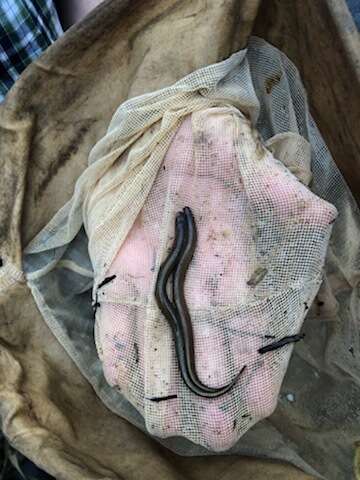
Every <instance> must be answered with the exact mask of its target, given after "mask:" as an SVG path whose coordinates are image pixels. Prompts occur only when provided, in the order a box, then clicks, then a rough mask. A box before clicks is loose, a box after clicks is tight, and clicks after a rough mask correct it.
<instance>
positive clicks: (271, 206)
mask: <svg viewBox="0 0 360 480" xmlns="http://www.w3.org/2000/svg"><path fill="white" fill-rule="evenodd" d="M252 42H253V45H255V46H253V52H254V51H256V42H259V45H260V46H261V45H262V43H261V41H259V40H256V39H253V40H252ZM259 48H260V47H259ZM253 55H254V53H253ZM289 68H290V67H289ZM269 69H270V67H269ZM294 72H295V70H294ZM277 75H278V74H277ZM294 75H295V76H294V79H295V78H296V74H295V73H294ZM283 77H284V78H283V79H282V76H281V75H280V77H279V76H273V79H272V83H271V84H270V83H269V84H268V85H267V88H270V87H271V89H273V88H278V89H279V95H278V97H277V102H278V103H277V105H276V108H275V107H274V105H272V106H271V108H272V109H273V111H274V112H275V113H274V115H275V116H276V115H277V116H278V118H275V117H274V122H275V123H276V122H277V124H278V125H280V126H281V124H282V122H283V123H284V125H288V127H287V128H284V129H281V128H279V130H280V131H281V133H278V134H277V135H275V136H273V137H272V138H270V137H271V135H268V138H269V140H267V142H265V141H263V140H262V139H261V137H260V135H259V133H258V131H257V130H256V128H255V126H254V125H255V124H256V122H257V120H258V115H259V102H258V98H257V96H256V94H255V91H254V87H253V79H252V77H251V73H250V69H249V64H248V59H247V57H246V51H242V52H239V53H237V54H234V55H232V56H231V57H230V58H229V59H228V60H225V61H224V62H221V63H219V64H216V65H212V66H209V67H206V68H204V69H201V70H198V71H197V72H194V73H192V74H191V75H189V76H187V77H185V78H184V79H182V80H180V81H179V82H177V83H176V84H175V85H173V86H171V87H168V88H165V89H163V90H161V91H159V92H154V93H151V94H147V95H143V96H141V97H138V98H135V99H132V100H129V101H128V102H126V103H125V104H123V105H122V106H120V108H119V109H118V110H117V112H116V113H115V115H114V117H113V119H112V121H111V124H110V126H109V129H108V132H107V134H106V136H105V137H104V138H103V139H102V140H100V142H98V144H97V145H95V147H94V148H93V150H92V152H91V154H90V159H89V167H88V169H87V170H86V171H85V172H84V174H83V175H82V176H81V177H80V178H79V180H78V182H77V185H76V189H75V194H74V197H73V199H72V200H71V201H70V202H69V203H68V204H67V205H66V206H65V207H64V208H63V209H62V210H61V211H60V212H59V214H58V215H57V216H56V217H55V218H54V219H53V220H52V222H50V224H49V225H48V226H47V227H46V229H45V233H44V232H43V233H42V236H39V237H38V238H37V239H35V240H34V242H33V243H32V244H31V245H30V246H29V248H28V253H36V252H41V251H44V250H46V249H51V248H55V247H59V246H61V245H65V244H66V243H67V242H69V241H71V240H72V239H73V238H74V236H75V235H76V234H77V232H78V231H79V228H80V226H81V224H82V223H84V226H85V229H86V233H87V235H88V238H89V254H90V258H91V261H92V265H93V268H94V275H95V280H94V288H93V300H94V302H96V303H97V304H98V307H97V310H96V325H95V337H96V343H97V348H98V353H99V356H100V359H101V361H102V363H103V369H104V373H105V376H106V379H107V381H108V382H109V383H110V384H111V385H112V386H114V388H118V389H119V390H120V392H121V393H122V394H123V395H124V396H125V397H126V398H127V399H128V400H129V401H130V402H131V403H132V405H133V406H135V408H136V409H137V410H138V411H139V412H140V413H141V414H142V415H143V417H144V419H145V424H146V428H147V429H148V431H149V432H150V433H151V434H153V435H156V436H159V437H170V436H184V437H186V438H187V439H189V440H191V441H193V442H194V443H197V444H200V445H203V446H205V447H206V448H208V449H210V450H214V451H222V450H226V449H228V448H230V447H231V446H232V445H234V444H235V443H236V441H237V440H238V439H239V438H240V436H241V435H243V434H244V433H245V432H246V431H247V430H248V429H249V428H250V427H251V426H252V425H253V424H254V423H256V422H257V421H259V420H260V419H261V418H264V417H266V416H268V415H270V414H271V413H272V411H273V410H274V408H275V405H276V401H277V396H278V392H279V389H280V386H281V382H282V379H283V377H284V374H285V371H286V368H287V364H288V361H289V358H290V355H291V351H292V344H288V345H285V346H283V347H282V348H279V349H276V350H274V351H270V352H266V353H260V352H259V349H260V348H262V347H264V346H266V345H268V344H270V343H273V342H276V341H278V340H280V339H282V338H283V337H287V336H291V335H295V334H298V333H299V332H300V329H301V325H302V322H303V319H304V317H305V315H306V312H307V309H308V307H309V305H310V304H311V302H312V300H313V298H314V297H315V295H316V293H317V291H318V288H319V286H320V283H321V281H322V267H323V263H324V259H325V254H326V249H327V244H328V241H329V236H330V233H331V228H332V223H333V221H334V219H335V217H336V209H335V207H333V206H332V205H330V204H329V203H327V202H326V201H324V200H322V199H320V198H319V197H317V196H316V195H315V194H313V193H312V192H311V191H310V190H309V189H308V188H307V186H306V184H307V183H308V182H309V181H310V178H311V172H310V144H309V143H308V142H307V141H306V140H305V139H304V138H303V137H302V136H300V135H299V134H297V133H296V132H297V127H296V125H297V121H298V118H297V116H296V112H295V111H294V110H293V108H292V106H291V109H289V110H286V112H285V111H284V113H282V108H281V107H282V104H281V101H282V95H281V91H282V89H284V88H285V86H286V88H288V85H287V80H286V78H285V75H284V76H283ZM270 78H271V75H270ZM294 81H295V80H294ZM282 82H284V85H282ZM284 91H285V90H284ZM286 91H287V90H286ZM271 98H272V101H274V97H273V96H272V97H271ZM304 107H305V104H303V105H301V106H299V110H301V109H302V108H304ZM282 115H283V116H284V117H286V118H284V117H282ZM262 127H263V129H264V131H265V130H266V127H265V126H262ZM325 154H326V155H327V152H325ZM273 155H274V156H273ZM275 157H276V158H275ZM185 206H188V207H190V208H191V210H192V212H193V215H194V218H195V222H196V226H197V232H198V240H197V245H196V249H195V253H194V257H193V259H192V261H191V263H190V266H189V269H188V271H187V274H186V279H185V297H186V301H187V304H188V307H189V311H190V315H191V321H192V328H193V334H194V349H195V363H196V370H197V373H198V376H199V378H200V380H201V381H202V382H203V383H204V384H206V385H208V386H211V387H220V386H223V385H226V384H228V383H229V382H230V381H231V380H232V379H234V377H236V375H237V374H238V373H239V372H240V370H241V369H242V368H243V367H244V366H246V369H245V370H244V371H243V373H242V374H241V375H240V377H239V379H238V380H237V382H236V384H235V385H234V387H233V388H232V389H231V390H230V391H229V392H228V393H226V394H225V395H223V396H220V397H219V398H213V399H208V398H202V397H200V396H197V395H195V394H194V393H192V392H191V391H190V390H189V389H188V388H187V386H186V385H185V383H184V381H183V380H182V378H181V375H180V371H179V366H178V362H177V359H176V355H175V347H174V338H173V334H172V331H171V329H170V327H169V324H168V322H167V320H166V319H165V318H164V316H163V314H162V313H161V312H160V310H159V307H158V305H157V303H156V300H155V295H154V292H155V284H156V280H157V275H158V272H159V267H160V265H161V264H162V262H163V261H164V260H165V258H166V257H167V255H168V253H169V249H170V248H171V246H172V244H173V241H174V223H175V216H176V214H177V212H179V211H180V210H182V209H183V208H184V207H185ZM44 235H46V241H44ZM44 245H45V246H44ZM113 276H115V277H114V278H113V279H112V280H111V281H109V282H108V283H106V284H103V282H104V279H108V278H109V277H113ZM164 397H170V398H167V399H164Z"/></svg>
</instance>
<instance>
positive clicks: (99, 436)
mask: <svg viewBox="0 0 360 480" xmlns="http://www.w3.org/2000/svg"><path fill="white" fill-rule="evenodd" d="M340 3H342V2H336V6H337V7H338V6H339V5H340ZM259 5H260V2H258V1H255V0H246V1H237V0H233V1H232V0H231V1H229V2H217V1H215V0H214V1H213V0H210V1H208V2H206V5H205V2H203V1H202V0H201V1H200V0H193V1H192V2H187V1H185V0H181V1H177V0H176V1H175V0H157V1H154V2H146V4H145V3H144V2H140V1H136V0H135V1H133V2H126V1H122V0H115V1H114V0H108V1H107V2H104V4H103V5H102V6H101V8H99V9H97V10H96V11H94V12H93V13H92V14H91V15H90V16H89V18H87V19H86V20H85V21H84V22H83V23H82V24H80V25H77V26H76V27H75V28H73V29H71V30H70V31H68V32H67V33H66V34H65V35H64V36H63V37H62V38H61V39H59V40H58V41H57V42H56V43H55V45H53V46H52V47H51V48H50V49H49V50H48V51H47V52H46V53H45V54H44V55H43V56H42V57H41V58H40V59H37V60H35V62H33V63H32V64H31V66H30V67H29V68H28V69H27V70H26V71H25V72H24V73H23V75H22V76H21V78H20V79H19V81H18V82H17V83H16V84H15V86H14V88H13V89H12V90H11V91H10V92H9V94H8V96H7V100H6V101H5V103H4V104H3V105H2V106H1V107H0V126H1V141H0V161H1V165H2V176H1V177H0V184H1V189H2V191H4V192H6V195H4V196H2V197H1V208H0V216H1V229H0V238H1V244H0V246H1V248H0V253H1V255H0V256H1V258H2V261H3V266H2V267H1V268H0V283H1V295H0V301H1V309H0V320H1V322H0V339H1V354H0V371H1V375H0V412H1V418H2V427H3V430H4V432H5V434H6V436H7V437H8V438H9V439H10V440H11V443H12V444H13V445H14V446H15V447H16V448H17V449H18V450H20V451H21V452H23V453H25V454H26V455H27V456H28V457H29V458H31V459H32V460H34V461H35V462H36V463H37V464H38V465H41V466H42V467H43V468H44V469H45V470H46V471H48V472H49V473H51V474H52V475H53V476H55V478H64V479H71V480H72V479H89V478H92V479H99V480H100V479H104V478H111V479H113V478H114V479H115V478H125V479H129V480H130V479H135V478H139V476H141V478H143V479H152V478H153V476H154V472H156V475H157V477H158V478H164V479H194V480H197V479H202V478H204V477H206V478H209V479H211V480H214V479H217V480H218V479H226V480H230V479H231V480H232V479H236V480H238V479H240V478H241V479H242V478H244V479H247V478H256V479H261V478H264V477H265V476H266V478H274V479H275V478H276V479H277V480H278V479H281V478H286V479H287V480H288V479H296V480H299V479H305V478H306V479H308V478H313V475H311V476H309V475H307V474H305V473H302V472H301V471H299V470H298V469H297V468H295V467H294V466H293V465H294V463H296V464H297V465H301V466H302V468H305V469H308V470H307V471H310V470H309V468H310V467H311V468H312V469H313V470H314V469H315V470H316V471H317V472H321V474H322V475H323V477H325V478H351V475H352V465H353V457H354V454H355V444H356V445H357V442H358V440H359V438H358V432H357V428H356V425H357V424H358V413H357V410H356V409H357V404H358V402H357V398H358V390H357V383H356V378H357V371H358V358H359V357H358V355H359V354H358V344H357V338H358V337H357V335H358V323H357V320H356V318H357V309H358V303H357V286H358V273H357V272H358V260H357V258H358V257H357V252H358V250H357V248H358V247H357V244H356V243H355V242H356V241H357V240H356V239H357V238H358V237H359V235H358V231H359V227H358V213H357V210H356V207H354V202H353V200H352V197H351V195H350V194H349V193H348V192H347V191H346V188H345V189H342V188H339V186H341V185H344V183H343V179H342V177H341V176H340V175H339V173H338V171H337V169H336V168H334V167H333V164H332V162H330V160H328V161H324V165H323V166H321V165H317V167H316V169H315V170H314V169H313V168H312V174H313V183H311V184H310V186H311V189H312V191H313V192H314V193H315V194H317V195H319V196H323V197H324V198H325V199H326V200H327V201H329V202H330V203H334V204H336V207H337V209H338V211H339V216H338V220H337V221H336V222H335V224H334V227H333V232H332V236H331V243H333V244H332V245H330V250H329V252H331V256H329V255H328V257H327V260H326V271H327V275H326V278H325V282H324V283H323V285H322V287H321V288H320V291H319V295H318V297H317V298H316V299H315V302H314V303H313V305H312V307H311V309H310V311H309V313H308V315H307V317H306V319H305V322H304V325H303V331H304V332H306V337H305V338H304V340H303V341H302V342H299V343H298V344H296V346H295V348H294V352H293V355H292V358H291V360H290V364H289V370H288V372H287V375H286V376H285V379H284V383H283V386H282V390H281V392H280V397H279V402H278V406H277V408H276V410H275V412H274V413H273V414H272V415H271V417H270V418H269V419H267V420H263V421H261V422H259V423H257V424H256V425H255V426H254V427H253V428H251V429H250V430H249V431H248V432H247V433H246V434H245V435H244V436H243V437H242V439H241V441H240V442H239V443H240V444H239V445H237V446H236V450H237V452H236V454H233V450H230V451H227V452H226V455H224V454H223V455H211V456H209V455H208V453H209V452H208V451H207V450H206V449H204V448H200V447H198V448H196V447H195V446H194V444H191V443H189V442H184V441H181V439H179V438H168V439H166V440H161V441H158V440H157V439H154V438H153V437H150V436H149V435H145V434H144V433H143V432H142V431H141V429H143V428H144V425H143V423H142V421H141V417H139V416H137V415H136V411H135V410H131V408H128V407H129V405H127V406H126V408H127V410H128V413H129V412H131V411H132V413H133V416H132V419H131V421H132V423H133V424H136V425H138V427H139V428H136V427H135V426H133V425H132V424H131V423H129V422H128V421H126V420H124V419H123V418H122V417H121V416H119V415H118V414H115V413H113V411H114V408H113V406H114V405H115V404H116V402H117V407H119V398H120V397H119V396H117V397H116V398H115V399H111V396H109V395H105V394H104V395H103V399H102V400H100V395H102V393H100V392H106V388H107V383H106V381H105V379H104V378H102V377H101V372H102V368H101V365H100V364H99V363H97V361H98V357H97V354H96V351H95V349H94V350H93V351H92V350H89V351H87V350H86V349H82V345H83V344H84V343H86V340H84V337H86V336H87V337H88V338H89V332H90V331H92V330H93V318H92V317H91V324H89V325H88V324H85V325H84V323H83V319H82V318H81V316H80V317H78V316H77V315H75V316H74V317H73V318H72V319H71V323H69V324H68V325H67V330H68V335H64V336H65V337H67V338H65V342H63V344H64V345H65V344H66V341H67V340H68V338H69V337H71V339H72V340H73V341H75V342H77V345H76V346H77V347H78V348H75V349H74V351H75V352H74V351H72V352H70V354H71V356H72V358H76V352H78V351H79V352H81V353H82V358H78V359H77V364H78V365H80V363H79V361H78V360H81V361H82V362H83V364H82V366H81V368H82V373H80V370H79V368H78V366H76V364H75V363H74V362H73V360H72V359H71V357H70V356H69V354H68V353H67V352H66V351H65V350H64V348H63V347H62V345H61V344H60V343H59V341H58V339H57V338H60V337H61V334H62V333H63V331H64V330H63V331H61V330H60V329H56V328H54V326H53V327H52V330H51V329H50V328H49V327H48V326H47V324H46V323H45V321H44V319H43V316H42V315H41V313H40V311H39V309H38V307H37V306H36V304H35V301H34V298H33V296H32V294H31V292H30V290H29V287H28V286H27V284H26V282H25V278H24V275H23V273H22V270H23V269H22V266H21V246H23V245H27V244H28V243H29V241H30V240H32V239H33V238H34V237H35V235H36V234H37V233H38V232H39V231H40V230H41V229H42V228H43V227H44V226H45V225H46V224H47V223H48V222H49V220H50V219H51V218H52V216H53V215H54V214H55V213H56V212H57V211H58V210H59V209H60V208H61V207H62V206H63V205H64V204H65V203H66V202H67V201H68V200H69V199H70V198H71V197H72V195H73V188H74V184H75V182H76V180H77V179H78V178H79V176H80V175H81V173H82V172H83V171H84V170H85V168H86V166H87V161H88V154H89V152H90V150H91V148H92V147H93V146H94V145H95V143H96V142H97V141H98V140H100V139H101V138H102V137H103V136H104V135H105V133H106V130H107V128H108V125H109V122H110V120H111V118H112V116H113V114H114V112H115V111H116V109H117V107H118V106H119V105H120V104H122V103H123V102H124V101H125V100H127V99H129V98H133V97H135V96H136V95H142V94H144V93H149V92H152V91H156V90H158V89H160V88H163V87H166V86H169V85H172V84H174V83H176V82H177V81H179V80H180V79H181V78H183V77H184V76H186V75H188V74H190V73H192V72H194V71H196V70H198V69H200V68H203V67H205V66H208V65H211V64H214V63H217V62H221V61H222V60H224V59H226V58H229V57H230V55H231V54H232V53H233V52H236V51H238V50H239V49H241V48H242V47H244V45H245V44H246V39H247V37H248V35H249V32H250V30H251V29H252V28H255V31H257V32H260V34H261V35H262V36H264V37H265V38H267V39H269V40H270V41H271V42H272V43H274V44H276V45H278V46H280V47H281V48H282V49H284V50H285V51H286V52H287V53H288V55H289V56H290V57H291V58H292V59H293V60H294V61H295V62H296V64H297V65H298V67H299V68H300V69H301V71H302V76H303V80H304V82H305V84H306V85H307V89H308V93H309V94H310V97H311V102H310V103H311V107H312V110H313V113H314V114H315V117H316V118H317V120H318V122H319V126H320V129H321V132H322V133H323V135H324V136H325V138H326V139H327V142H328V144H329V146H330V147H331V150H332V152H333V153H335V160H336V162H337V164H338V165H339V166H340V167H341V168H342V170H343V172H344V174H346V175H347V181H348V182H349V183H350V184H351V185H352V186H353V188H354V190H353V192H354V194H355V195H356V194H358V190H357V182H356V178H357V170H356V169H354V168H353V166H354V165H357V156H356V155H357V149H358V138H359V135H358V134H357V126H358V125H359V124H360V123H359V122H358V121H357V119H356V118H357V115H356V111H355V110H356V108H355V106H356V105H357V102H356V101H355V99H357V97H356V92H357V91H358V84H357V80H356V77H355V76H354V70H353V67H354V65H355V64H351V62H350V61H349V58H350V57H349V56H347V55H343V53H342V52H341V51H340V50H338V49H337V48H334V45H337V46H339V45H343V42H342V38H343V37H339V32H337V30H336V28H334V25H335V24H334V23H332V20H333V17H332V16H331V15H332V14H331V8H332V5H333V2H332V1H330V0H329V1H328V0H327V1H325V2H312V1H307V0H305V1H304V2H301V5H299V6H296V8H292V9H289V8H288V5H287V3H286V2H273V1H272V0H270V1H269V2H262V4H261V6H260V8H258V7H259ZM257 10H259V17H258V21H257V22H256V25H255V27H253V22H254V16H255V14H256V11H257ZM325 12H326V15H324V13H325ZM319 18H321V19H322V22H321V23H319V21H318V19H319ZM337 18H338V17H337ZM315 27H316V28H315ZM346 32H347V35H349V34H350V33H351V32H350V31H349V30H348V29H347V30H346ZM194 38H196V48H194ZM354 40H355V39H354ZM209 45H211V46H212V48H209ZM149 47H150V48H149ZM357 51H358V50H354V51H353V52H352V55H353V56H352V57H351V58H353V59H355V58H357V56H356V52H357ZM174 52H176V55H174ZM250 52H251V50H249V54H250ZM273 67H274V68H272V66H269V65H268V64H267V67H266V68H267V69H268V75H264V72H262V74H261V71H259V69H257V67H256V65H252V77H253V81H254V84H255V90H256V92H257V95H259V96H260V97H261V98H262V99H263V100H264V101H265V104H264V105H262V106H261V109H260V116H259V119H258V122H257V129H258V130H259V131H262V132H263V131H264V130H265V132H266V133H265V134H264V133H262V136H263V140H264V141H266V139H270V138H271V137H272V136H273V135H274V132H273V131H272V127H271V125H272V123H273V120H272V114H271V112H272V109H271V105H272V99H273V95H274V94H275V93H276V92H278V90H277V86H278V84H277V77H278V73H279V71H283V66H282V61H280V60H279V62H278V63H277V61H276V62H275V64H274V65H273ZM264 68H265V67H264ZM286 71H287V70H286ZM257 75H259V77H258V82H257V81H256V79H257ZM294 76H295V77H296V76H297V74H296V75H294ZM287 78H288V74H286V75H285V77H283V81H284V79H285V80H287ZM334 78H336V81H334ZM289 85H292V84H291V82H290V83H289ZM265 92H266V94H265ZM291 92H292V95H293V97H292V98H293V99H294V104H297V102H298V100H299V99H301V98H303V97H302V94H300V95H298V92H297V91H296V90H295V91H294V90H291ZM344 92H346V98H348V99H349V102H348V104H347V105H346V109H345V110H344V109H343V108H342V106H341V105H339V102H338V98H344ZM352 99H353V100H354V101H351V100H352ZM285 103H287V101H286V99H285ZM345 112H346V119H347V120H346V122H345V121H344V118H345V117H344V114H345ZM295 113H296V109H295ZM290 116H291V117H292V118H293V117H294V115H293V114H291V115H290ZM306 118H308V114H305V117H304V118H303V117H301V116H297V115H296V119H297V122H298V128H299V130H300V132H301V133H302V135H303V136H304V137H305V138H307V139H309V138H310V137H311V138H312V137H313V135H314V129H313V128H312V127H311V125H312V123H311V122H310V127H309V128H307V127H306V126H305V125H306V124H307V121H306ZM266 125H267V126H266ZM267 129H268V130H269V131H267ZM316 135H317V134H316ZM15 143H16V149H15V148H14V144H15ZM312 150H313V152H312V159H313V158H314V155H315V152H321V151H326V148H325V147H324V145H323V143H322V142H320V143H316V144H315V147H313V148H312ZM274 155H275V156H276V157H277V158H280V157H279V156H280V153H278V152H276V153H274ZM284 157H285V156H282V158H284ZM294 173H295V172H294ZM307 173H308V171H307ZM314 179H316V181H314ZM339 222H340V223H339ZM338 225H339V227H338ZM80 233H81V232H80ZM349 239H352V240H351V242H350V240H349ZM339 245H342V247H341V248H340V247H339ZM85 251H86V249H85ZM350 252H352V253H350ZM69 255H71V252H70V251H69ZM83 258H84V257H83ZM62 260H66V257H63V258H62ZM78 260H79V259H78V258H77V259H76V261H78ZM63 265H69V263H68V262H65V263H63ZM72 265H73V263H72ZM91 273H92V272H91V270H90V269H87V268H86V267H85V268H84V269H83V270H81V274H82V276H84V274H87V275H89V277H88V284H87V283H86V282H85V284H83V285H80V284H78V283H77V282H75V284H71V287H74V288H73V289H72V291H70V290H69V289H67V288H66V290H65V291H64V290H63V291H60V290H56V291H54V292H53V294H54V299H56V297H57V295H58V294H59V295H60V296H63V295H64V294H65V295H66V298H67V304H69V303H71V302H72V301H73V303H74V305H75V306H76V305H77V304H78V303H77V302H78V301H79V300H81V298H80V297H81V296H84V297H86V298H87V299H89V303H90V302H91V293H92V292H91V289H92V285H93V280H92V279H91V278H90V274H91ZM85 276H86V275H85ZM66 287H67V286H66ZM82 288H83V293H81V294H79V295H78V294H77V292H79V290H81V289H82ZM86 303H87V304H88V300H86ZM67 306H68V305H67ZM65 311H66V309H64V312H65ZM89 318H90V316H89ZM53 332H54V333H56V337H55V336H54V334H53ZM65 333H66V332H65ZM84 355H87V356H86V359H85V361H84V357H83V356H84ZM93 359H95V361H94V360H93ZM89 370H91V372H90V378H89V380H90V381H89V380H88V379H87V378H86V376H85V375H86V374H87V372H89ZM299 380H301V381H299ZM91 383H92V385H95V389H96V391H97V394H96V393H95V391H94V389H93V387H92V386H91ZM107 393H108V391H107ZM106 396H107V400H106V402H107V405H108V407H110V408H108V407H106V406H105V403H104V398H105V397H106ZM309 399H311V400H312V401H311V402H309ZM125 404H126V402H125V401H124V402H123V404H122V406H124V405H125ZM163 442H166V447H163V446H162V445H161V443H163ZM175 449H176V451H177V452H180V453H181V454H183V455H186V456H179V455H177V454H174V453H173V452H172V451H171V450H175ZM239 452H240V453H241V456H240V455H239V454H238V453H239ZM194 454H195V455H196V454H200V455H202V456H194ZM206 455H207V456H206ZM244 455H246V456H244ZM250 455H251V456H252V457H253V458H249V456H250ZM296 456H297V459H296V458H295V460H294V457H296ZM259 457H265V458H266V459H263V460H262V459H260V458H259ZM271 459H280V460H282V461H281V462H278V461H276V460H275V461H274V460H271ZM285 462H286V463H285ZM289 462H292V465H290V463H289ZM304 462H306V465H304ZM313 470H312V471H313Z"/></svg>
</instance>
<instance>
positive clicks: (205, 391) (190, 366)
mask: <svg viewBox="0 0 360 480" xmlns="http://www.w3.org/2000/svg"><path fill="white" fill-rule="evenodd" d="M196 242H197V234H196V225H195V220H194V217H193V215H192V212H191V210H190V208H189V207H185V208H184V210H183V211H182V212H179V213H178V214H177V215H176V222H175V241H174V245H173V248H172V250H171V252H170V254H169V256H168V257H167V259H166V260H165V261H164V263H163V264H162V265H161V267H160V270H159V274H158V277H157V282H156V288H155V297H156V301H157V304H158V306H159V308H160V310H161V312H162V313H163V315H164V316H165V318H166V319H167V320H168V322H169V324H170V326H171V328H172V331H173V334H174V337H175V348H176V354H177V357H178V362H179V368H180V373H181V376H182V378H183V380H184V382H185V384H186V385H187V387H188V388H189V389H190V390H191V391H192V392H193V393H195V394H196V395H199V396H201V397H206V398H215V397H219V396H220V395H223V394H225V393H226V392H228V391H229V390H230V389H231V388H232V387H233V386H234V384H235V383H236V381H237V380H238V378H239V376H240V375H241V373H242V372H243V371H244V370H245V366H244V367H243V368H242V369H241V371H240V372H239V374H238V375H237V376H236V377H235V378H234V379H233V380H232V381H231V382H230V383H229V384H228V385H225V386H223V387H220V388H212V387H208V386H206V385H204V384H203V383H202V382H201V380H200V379H199V377H198V376H197V373H196V367H195V352H194V339H193V331H192V325H191V318H190V314H189V311H188V308H187V304H186V300H185V294H184V283H185V276H186V271H187V269H188V267H189V264H190V262H191V259H192V257H193V254H194V251H195V247H196ZM171 275H173V302H172V301H171V300H170V299H169V296H168V294H167V289H166V286H167V282H168V280H169V278H170V276H171Z"/></svg>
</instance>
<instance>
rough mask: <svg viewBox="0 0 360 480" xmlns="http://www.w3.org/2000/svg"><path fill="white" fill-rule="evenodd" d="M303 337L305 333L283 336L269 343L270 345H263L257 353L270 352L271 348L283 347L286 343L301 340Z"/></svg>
mask: <svg viewBox="0 0 360 480" xmlns="http://www.w3.org/2000/svg"><path fill="white" fill-rule="evenodd" d="M304 337H305V333H301V334H298V335H291V336H289V337H284V338H282V339H281V340H278V341H277V342H274V343H270V345H265V347H261V348H259V350H258V352H259V353H266V352H271V351H272V350H277V349H278V348H281V347H284V346H285V345H287V344H288V343H295V342H298V341H299V340H302V339H303V338H304Z"/></svg>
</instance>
